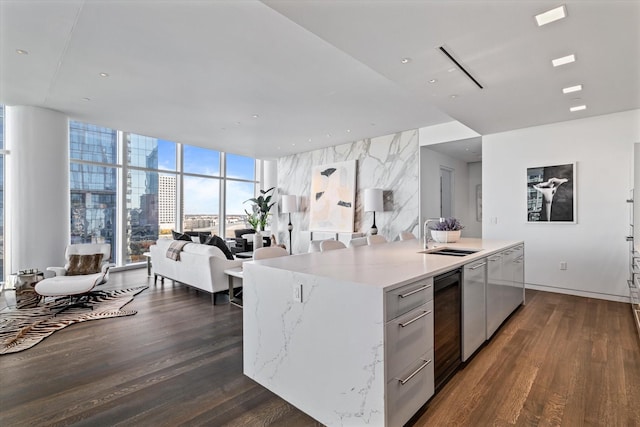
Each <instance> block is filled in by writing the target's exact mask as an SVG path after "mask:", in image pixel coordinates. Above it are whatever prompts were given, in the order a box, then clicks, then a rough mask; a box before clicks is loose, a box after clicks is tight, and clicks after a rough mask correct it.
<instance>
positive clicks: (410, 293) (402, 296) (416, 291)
mask: <svg viewBox="0 0 640 427" xmlns="http://www.w3.org/2000/svg"><path fill="white" fill-rule="evenodd" d="M430 287H431V285H424V286H423V287H421V288H418V289H414V290H412V291H411V292H407V293H406V294H400V295H398V296H399V297H400V298H406V297H410V296H411V295H413V294H417V293H418V292H420V291H424V290H425V289H429V288H430Z"/></svg>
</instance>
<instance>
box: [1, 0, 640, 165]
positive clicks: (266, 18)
mask: <svg viewBox="0 0 640 427" xmlns="http://www.w3.org/2000/svg"><path fill="white" fill-rule="evenodd" d="M560 4H562V3H559V2H557V1H551V2H550V1H504V0H498V1H479V0H461V1H452V0H449V1H445V0H442V1H438V0H424V1H419V0H413V1H402V0H395V1H394V0H380V1H375V0H371V1H356V0H351V1H349V0H342V1H338V0H336V1H332V0H325V1H321V0H315V1H314V0H307V1H295V0H289V1H284V0H266V1H264V2H260V1H254V0H236V1H231V0H229V1H225V0H217V1H214V0H211V1H205V0H197V1H195V0H194V1H191V0H182V1H178V0H173V1H155V2H152V1H148V0H139V1H138V0H131V1H104V0H103V1H99V0H86V1H81V0H75V1H74V0H64V1H57V0H49V1H43V0H40V1H36V0H19V1H10V0H0V103H3V104H6V105H34V106H40V107H44V108H50V109H54V110H59V111H62V112H65V113H67V114H68V115H69V116H70V117H72V118H74V119H78V120H82V121H87V122H91V123H95V124H99V125H103V126H110V127H114V128H118V129H122V130H126V131H132V132H137V133H140V134H144V135H148V136H154V137H158V138H164V139H169V140H174V141H178V142H183V143H187V144H193V145H199V146H204V147H212V148H216V149H219V150H224V151H228V152H232V153H237V154H244V155H249V156H255V157H259V158H273V157H279V156H282V155H286V154H291V153H294V152H302V151H309V150H312V149H317V148H320V147H325V146H332V145H337V144H341V143H345V142H349V141H355V140H359V139H362V138H367V137H373V136H379V135H386V134H389V133H393V132H397V131H401V130H406V129H414V128H419V127H424V126H429V125H433V124H437V123H443V122H447V121H450V120H452V119H455V120H459V121H460V122H462V123H464V124H465V125H466V126H468V127H470V128H472V129H473V130H475V131H476V132H478V133H480V134H489V133H495V132H500V131H505V130H510V129H517V128H523V127H528V126H535V125H540V124H545V123H553V122H559V121H565V120H571V119H574V118H583V117H589V116H593V115H600V114H607V113H613V112H618V111H624V110H629V109H636V108H640V79H639V75H640V30H639V28H640V1H613V0H611V1H607V0H602V1H566V2H564V4H566V5H567V10H568V17H567V18H566V19H564V20H562V21H558V22H554V23H551V24H549V25H546V26H544V27H537V26H536V24H535V21H534V15H535V14H537V13H540V12H543V11H545V10H548V9H551V8H553V7H556V6H558V5H560ZM440 46H445V47H446V48H447V49H448V50H449V52H451V53H452V55H454V56H455V57H456V59H457V60H458V61H460V62H461V63H462V64H463V65H464V66H465V67H466V68H467V70H468V71H469V72H470V73H471V74H472V75H474V77H475V78H476V79H477V80H478V81H479V82H480V83H481V84H482V85H483V86H484V89H479V88H478V87H477V86H475V85H474V84H473V83H472V82H471V81H470V80H469V79H468V78H467V77H465V76H464V74H463V73H462V72H461V71H459V70H458V69H455V68H454V67H453V65H452V64H451V63H450V62H449V60H448V59H447V58H446V57H445V56H444V55H443V54H442V53H441V52H440V51H439V50H438V47H440ZM17 49H23V50H26V51H28V54H27V55H20V54H17V53H16V50H17ZM569 53H574V54H575V55H576V57H577V61H576V63H574V64H569V65H566V66H563V67H560V68H556V69H554V68H553V67H552V66H551V63H550V61H551V59H553V58H556V57H560V56H564V55H567V54H569ZM405 57H409V58H411V59H412V60H411V61H410V62H409V63H407V64H402V63H401V61H400V60H401V59H402V58H405ZM451 68H454V71H449V70H450V69H451ZM101 72H106V73H108V74H109V77H100V75H99V74H100V73H101ZM430 79H437V82H436V83H434V84H430V83H428V80H430ZM575 84H582V85H583V87H584V90H583V91H582V92H580V93H578V94H571V95H563V94H562V92H561V89H562V88H563V87H566V86H571V85H575ZM451 95H456V98H455V99H454V98H452V97H451ZM578 97H579V98H581V99H580V100H574V98H578ZM83 98H88V99H89V100H88V101H87V100H84V99H83ZM583 103H584V104H586V105H587V110H585V111H582V112H579V113H570V112H569V107H570V106H572V105H576V104H583ZM256 114H257V115H258V116H259V117H258V118H254V117H252V116H253V115H256Z"/></svg>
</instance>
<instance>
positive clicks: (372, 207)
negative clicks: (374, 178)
mask: <svg viewBox="0 0 640 427" xmlns="http://www.w3.org/2000/svg"><path fill="white" fill-rule="evenodd" d="M383 210H384V207H383V200H382V189H381V188H366V189H365V190H364V211H365V212H373V225H372V226H371V234H372V235H375V234H378V227H376V211H381V212H382V211H383Z"/></svg>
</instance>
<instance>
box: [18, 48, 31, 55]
mask: <svg viewBox="0 0 640 427" xmlns="http://www.w3.org/2000/svg"><path fill="white" fill-rule="evenodd" d="M16 53H17V54H18V55H29V52H27V51H26V50H24V49H16Z"/></svg>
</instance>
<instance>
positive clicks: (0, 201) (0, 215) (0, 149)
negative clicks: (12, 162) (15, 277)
mask: <svg viewBox="0 0 640 427" xmlns="http://www.w3.org/2000/svg"><path fill="white" fill-rule="evenodd" d="M4 154H5V151H4V105H0V282H2V281H4Z"/></svg>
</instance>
